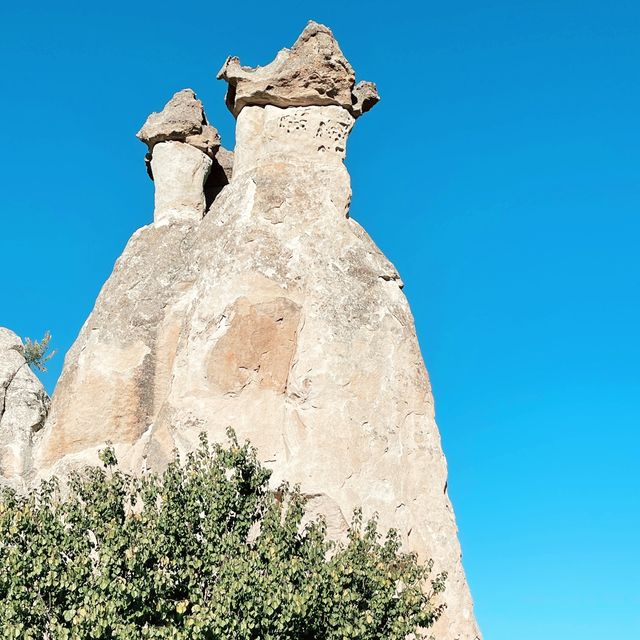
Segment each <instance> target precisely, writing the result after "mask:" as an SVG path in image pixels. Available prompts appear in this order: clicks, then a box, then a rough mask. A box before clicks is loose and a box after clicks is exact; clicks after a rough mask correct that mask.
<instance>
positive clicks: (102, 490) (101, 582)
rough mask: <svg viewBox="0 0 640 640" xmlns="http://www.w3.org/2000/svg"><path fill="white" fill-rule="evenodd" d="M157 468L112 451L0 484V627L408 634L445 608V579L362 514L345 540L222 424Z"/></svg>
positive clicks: (96, 634) (21, 631)
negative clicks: (30, 487)
mask: <svg viewBox="0 0 640 640" xmlns="http://www.w3.org/2000/svg"><path fill="white" fill-rule="evenodd" d="M229 438H230V441H229V444H228V446H227V447H222V446H219V445H214V446H210V445H209V444H208V443H207V440H206V438H204V437H202V438H201V444H200V446H199V448H198V449H197V450H196V451H195V452H194V453H192V454H191V455H189V456H188V458H187V459H186V462H185V463H184V464H181V462H180V460H179V459H176V460H175V461H174V462H173V463H172V464H170V465H169V466H168V468H167V470H166V471H165V472H164V473H163V474H162V476H158V475H155V474H148V475H145V476H143V477H140V478H138V477H132V476H129V475H127V474H125V473H123V472H121V471H119V470H118V468H117V461H116V458H115V453H114V451H113V449H112V448H108V449H107V450H106V451H105V452H103V455H102V456H101V459H102V462H103V465H104V466H103V467H102V468H100V467H95V468H88V469H86V470H85V471H83V472H81V473H75V474H74V475H73V476H72V477H71V478H70V481H69V485H68V488H67V489H66V491H65V492H64V493H65V495H66V497H63V495H62V492H61V491H60V488H59V483H58V481H57V480H55V479H54V480H51V481H48V482H44V483H42V485H41V486H40V488H39V489H38V490H37V491H34V492H32V493H30V494H29V495H25V496H20V495H17V494H16V493H15V492H11V491H7V490H5V491H4V493H3V494H2V495H1V496H0V629H1V630H2V637H3V638H20V639H21V640H30V639H32V640H35V639H38V640H40V639H42V638H48V639H50V640H80V639H83V640H84V639H85V638H102V639H107V638H109V639H118V640H134V639H136V640H138V639H142V638H145V639H146V638H149V639H151V638H156V639H171V640H187V639H188V640H200V639H212V640H228V639H231V638H233V639H237V640H254V639H255V640H258V639H262V640H276V639H277V640H344V639H350V638H352V639H356V638H357V639H362V640H404V638H405V637H406V636H407V635H408V634H410V633H412V632H417V633H418V634H419V631H418V629H419V628H428V627H430V626H431V625H432V624H433V622H434V621H435V620H436V619H437V618H438V617H439V615H440V614H441V612H442V610H443V608H444V605H443V604H437V600H438V594H440V593H441V592H442V591H443V589H444V578H445V576H443V575H440V576H436V577H435V578H434V579H431V577H430V574H431V569H432V565H431V563H427V564H426V565H422V564H420V563H419V562H418V561H417V559H416V557H415V556H414V555H411V554H406V553H403V552H402V551H401V549H400V541H399V537H398V534H397V533H396V532H395V531H391V532H389V533H388V534H387V536H386V537H385V538H384V540H383V539H381V536H380V534H379V532H378V531H377V525H376V521H375V519H374V520H370V521H369V522H367V523H364V524H363V520H362V515H361V512H359V511H357V512H356V513H355V515H354V519H353V522H352V524H351V527H350V529H349V533H348V541H347V542H346V543H345V544H336V543H332V542H329V541H327V539H326V535H325V534H326V525H325V523H324V521H323V520H322V519H319V520H317V521H314V522H311V523H309V524H307V525H306V526H302V522H303V515H304V503H305V500H304V497H303V496H302V494H301V493H300V490H299V488H297V487H296V488H293V489H291V488H290V487H289V486H287V485H286V484H285V485H283V486H282V487H280V489H279V490H278V491H277V492H275V493H274V492H272V491H270V490H269V488H268V481H269V476H270V472H269V471H268V470H267V469H265V468H264V467H263V466H262V465H261V464H260V463H259V461H258V459H257V457H256V451H255V449H254V448H252V447H251V446H250V445H249V444H248V443H245V444H244V445H242V446H241V445H239V444H238V442H237V440H236V438H235V435H234V434H233V432H230V433H229Z"/></svg>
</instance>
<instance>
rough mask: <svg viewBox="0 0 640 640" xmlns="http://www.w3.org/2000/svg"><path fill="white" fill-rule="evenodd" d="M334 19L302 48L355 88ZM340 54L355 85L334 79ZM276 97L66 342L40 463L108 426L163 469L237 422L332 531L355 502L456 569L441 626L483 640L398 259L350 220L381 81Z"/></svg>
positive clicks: (251, 117) (74, 457)
mask: <svg viewBox="0 0 640 640" xmlns="http://www.w3.org/2000/svg"><path fill="white" fill-rule="evenodd" d="M327 31H328V30H323V29H319V28H316V27H313V28H312V29H311V30H310V32H309V34H308V36H309V37H308V39H307V40H305V41H304V42H305V43H306V44H305V46H307V45H308V43H309V42H316V38H320V40H317V42H319V43H321V46H320V45H318V47H317V48H318V50H320V51H326V52H327V54H328V55H329V60H333V61H334V62H335V65H333V66H332V65H329V66H327V67H325V66H323V65H319V66H317V67H314V68H315V69H316V71H317V73H318V74H320V75H319V78H320V79H319V80H318V83H319V82H320V80H322V79H323V78H324V81H325V84H326V86H328V87H333V88H335V92H334V91H333V89H332V93H335V95H336V96H343V93H342V92H343V89H344V96H346V87H347V85H348V86H349V87H350V88H349V92H351V91H352V87H353V73H352V72H351V71H350V67H349V66H348V63H346V61H344V62H345V63H346V64H343V63H342V61H341V59H340V58H339V57H338V56H337V53H336V52H335V49H334V48H333V44H332V43H331V42H329V40H328V39H327V38H328V36H329V34H330V32H329V34H327ZM303 35H304V34H303ZM305 37H306V36H305ZM323 43H324V44H323ZM301 46H302V45H301ZM313 46H314V47H315V46H316V45H313ZM336 46H337V45H336ZM294 49H295V47H294ZM338 51H339V49H338ZM292 52H293V50H292ZM290 53H291V52H289V53H287V54H286V55H289V54H290ZM312 53H313V51H312ZM340 55H341V54H340ZM332 56H333V57H332ZM310 59H312V60H313V59H315V58H313V55H311V54H310ZM342 60H343V58H342ZM277 61H278V59H277V60H276V62H277ZM274 64H275V63H274ZM279 64H280V63H279ZM283 65H284V63H283ZM278 68H285V67H284V66H283V67H278ZM301 68H303V69H304V67H301ZM334 68H335V69H341V70H342V71H340V73H343V74H347V79H348V82H344V83H343V84H341V83H340V82H339V81H338V79H336V78H333V79H332V77H326V76H327V75H329V76H330V75H331V73H333V71H332V70H333V69H334ZM283 73H284V72H283ZM349 74H350V75H349ZM285 75H286V74H285ZM280 77H283V76H282V75H281V76H280ZM234 78H235V76H234ZM247 81H248V82H249V80H247ZM231 82H235V80H233V79H232V80H231ZM251 82H253V81H252V80H251ZM240 86H241V83H240V82H238V83H237V86H236V89H237V88H238V87H240ZM274 86H277V87H281V86H285V85H274ZM310 86H311V87H312V90H313V91H315V89H313V87H314V86H315V85H313V84H312V85H310ZM273 91H275V90H273ZM273 91H272V89H269V90H268V91H267V89H266V88H265V89H264V93H263V94H260V95H261V96H263V97H264V100H267V99H269V100H271V102H270V103H267V104H262V103H259V104H253V103H251V102H246V103H245V104H243V105H242V107H241V108H240V109H239V110H238V118H237V130H236V141H237V145H236V149H235V158H234V162H233V176H232V179H231V181H230V182H229V184H228V185H226V186H225V187H224V188H223V189H222V190H221V191H220V192H219V194H218V195H217V197H216V198H215V200H214V201H213V203H212V204H211V207H210V209H209V210H208V212H207V215H206V216H205V217H204V218H201V216H199V215H193V216H189V215H184V216H181V217H179V218H178V219H177V220H176V221H175V222H174V224H170V225H157V224H155V225H151V226H148V227H144V228H143V229H141V230H139V231H138V232H137V233H136V234H134V236H133V237H132V238H131V240H130V241H129V243H128V245H127V247H126V249H125V251H124V253H123V255H122V256H121V258H120V259H119V260H118V262H117V263H116V266H115V268H114V271H113V274H112V275H111V277H110V278H109V280H108V281H107V283H106V284H105V286H104V288H103V290H102V291H101V293H100V296H99V297H98V300H97V302H96V306H95V308H94V310H93V312H92V313H91V316H90V317H89V319H88V320H87V322H86V323H85V325H84V327H83V328H82V331H81V333H80V335H79V337H78V339H77V340H76V342H75V344H74V346H73V347H72V349H71V350H70V352H69V353H68V355H67V358H66V360H65V366H64V370H63V373H62V376H61V378H60V381H59V383H58V386H57V388H56V391H55V394H54V398H53V405H52V410H51V415H50V418H49V419H48V421H47V424H46V427H45V430H44V434H43V437H42V440H41V442H40V443H39V444H38V446H37V449H36V464H37V468H38V469H39V470H40V472H41V475H42V474H44V475H46V474H50V473H62V474H64V473H66V472H67V471H68V470H69V469H70V468H73V467H76V466H78V465H81V464H86V463H95V462H97V453H98V451H99V449H100V448H101V447H103V446H104V443H105V441H107V440H111V441H112V442H113V443H114V445H115V448H116V451H117V453H118V457H119V459H120V461H121V463H122V464H123V465H124V466H125V467H128V468H129V469H130V470H132V471H139V470H140V469H142V468H144V467H155V468H161V467H162V466H163V465H165V464H166V463H167V462H168V461H169V460H170V459H172V457H173V451H174V449H176V448H177V449H178V451H180V452H182V453H185V452H187V451H190V450H192V449H193V448H195V447H196V446H197V444H198V436H199V434H200V432H202V431H205V432H207V433H208V434H209V437H210V439H212V440H217V441H223V440H224V439H225V431H226V429H227V427H228V426H232V427H233V428H234V429H235V430H236V432H237V433H238V435H239V437H240V438H248V439H249V440H251V442H252V443H253V444H255V445H256V446H257V447H258V450H259V452H260V455H261V457H262V459H263V460H264V461H265V463H266V464H267V465H268V466H269V467H271V468H272V469H273V471H274V474H273V478H272V480H273V483H274V485H277V484H278V483H279V482H280V481H281V480H283V479H287V480H289V481H291V482H293V483H300V484H301V487H302V491H303V492H304V493H306V494H307V495H308V496H309V498H310V502H309V510H310V512H311V514H312V515H313V514H316V513H322V514H324V515H326V517H327V519H328V531H329V532H330V534H331V535H333V536H336V537H340V536H341V535H343V534H344V532H345V531H346V527H347V523H348V521H349V520H350V518H351V513H352V511H353V509H354V508H355V507H357V506H360V505H362V506H363V509H364V515H365V517H369V516H371V515H372V514H373V513H374V512H378V513H379V515H380V524H381V526H382V527H383V528H388V527H396V528H397V529H398V530H399V531H400V533H401V535H402V536H403V539H404V541H405V543H406V545H407V547H408V548H409V549H411V550H414V551H416V552H418V553H419V554H420V555H421V556H422V557H423V558H427V557H431V558H433V559H434V561H435V570H436V571H447V572H448V574H449V579H448V583H447V584H448V586H447V591H446V595H445V599H446V602H447V605H448V608H447V612H446V614H445V615H444V616H443V618H442V619H441V620H440V621H439V622H438V626H437V628H436V629H434V635H435V636H436V637H438V638H442V639H443V640H475V638H477V637H479V632H478V628H477V625H476V623H475V620H474V616H473V605H472V601H471V597H470V594H469V589H468V587H467V584H466V580H465V576H464V572H463V569H462V564H461V558H460V547H459V544H458V541H457V535H456V524H455V518H454V515H453V510H452V507H451V503H450V501H449V498H448V496H447V469H446V461H445V458H444V455H443V452H442V448H441V445H440V436H439V433H438V428H437V426H436V423H435V418H434V407H433V397H432V394H431V387H430V384H429V379H428V375H427V372H426V369H425V366H424V362H423V359H422V355H421V352H420V348H419V345H418V341H417V338H416V333H415V328H414V323H413V318H412V315H411V311H410V309H409V305H408V302H407V299H406V298H405V296H404V294H403V292H402V290H401V287H402V282H401V280H400V278H399V276H398V274H397V272H396V270H395V268H394V267H393V265H392V264H391V263H390V262H389V261H388V260H387V259H386V258H385V257H384V255H382V253H381V252H380V250H379V249H378V248H377V247H376V245H375V244H374V243H373V241H372V240H371V239H370V238H369V236H368V235H367V233H366V232H365V231H364V230H363V229H362V227H360V226H359V225H358V224H357V223H356V222H355V221H354V220H353V219H351V218H349V216H348V210H349V202H350V198H351V189H350V180H349V175H348V173H347V170H346V168H345V166H344V163H343V159H344V156H345V153H346V145H347V138H348V135H349V132H350V130H351V128H352V127H353V125H354V121H355V120H354V118H355V115H356V114H355V113H354V106H353V105H354V104H356V105H359V107H357V109H356V111H357V110H358V109H359V111H360V112H364V111H366V108H367V107H366V105H367V104H369V105H370V100H369V98H367V96H368V95H369V93H368V91H369V90H368V89H367V87H366V86H365V87H362V88H361V89H360V90H358V94H357V95H358V96H359V97H358V98H357V99H356V101H355V102H351V100H352V97H350V98H349V102H348V104H347V105H343V104H340V101H342V100H343V98H342V97H341V98H340V99H339V100H336V101H333V102H329V103H321V104H317V103H315V102H313V100H316V99H317V96H316V95H315V94H314V95H311V93H310V94H309V95H310V98H309V100H310V101H311V102H310V103H309V104H302V105H300V104H297V105H291V104H284V105H283V104H282V101H283V100H284V102H285V103H286V100H285V99H284V98H282V95H280V96H276V97H273V98H271V97H269V96H271V95H272V94H273ZM269 92H272V93H269ZM276 93H277V92H276ZM316 93H317V92H316ZM236 95H238V93H236ZM242 95H245V96H249V95H254V94H252V93H251V92H246V93H245V94H242ZM255 95H257V94H255ZM273 95H275V94H273ZM325 95H326V93H325ZM252 99H253V98H252ZM260 99H262V98H260ZM344 100H346V97H345V98H344ZM368 100H369V102H368ZM176 143H177V144H180V142H179V141H164V142H161V143H156V147H155V149H156V150H158V149H160V148H161V147H162V146H163V145H169V144H176ZM154 153H155V151H154ZM177 170H178V169H177V168H176V171H177Z"/></svg>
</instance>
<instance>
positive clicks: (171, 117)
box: [136, 89, 220, 157]
mask: <svg viewBox="0 0 640 640" xmlns="http://www.w3.org/2000/svg"><path fill="white" fill-rule="evenodd" d="M136 136H137V137H138V139H139V140H141V141H142V142H144V143H145V144H146V145H147V146H148V147H149V151H150V152H152V151H153V147H154V146H155V145H156V144H157V143H158V142H166V141H168V140H176V141H178V142H188V143H189V144H193V146H194V147H196V148H197V149H200V150H201V151H203V152H205V153H207V155H210V156H211V157H213V155H214V154H215V152H216V151H217V149H218V147H219V146H220V136H219V135H218V131H217V130H216V129H215V127H212V126H211V125H209V124H208V122H207V117H206V115H205V112H204V108H203V106H202V102H200V100H198V99H197V97H196V94H195V93H194V91H193V90H192V89H182V91H178V92H177V93H176V94H174V96H173V97H172V98H171V100H169V102H167V104H166V105H165V107H164V109H163V110H162V111H160V112H159V113H152V114H151V115H150V116H149V117H148V118H147V121H146V122H145V123H144V125H143V126H142V129H140V131H138V133H137V134H136Z"/></svg>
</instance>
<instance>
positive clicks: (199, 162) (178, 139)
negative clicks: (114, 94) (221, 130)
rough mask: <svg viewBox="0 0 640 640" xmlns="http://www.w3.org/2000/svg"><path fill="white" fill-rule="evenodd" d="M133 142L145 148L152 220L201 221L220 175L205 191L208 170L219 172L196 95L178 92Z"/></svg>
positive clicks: (214, 142) (211, 132)
mask: <svg viewBox="0 0 640 640" xmlns="http://www.w3.org/2000/svg"><path fill="white" fill-rule="evenodd" d="M137 137H138V138H139V139H140V140H141V141H142V142H144V143H145V144H146V145H147V146H148V148H149V153H148V154H147V157H146V162H147V171H148V173H149V177H150V178H151V179H152V180H153V181H154V182H155V208H154V221H155V222H156V223H157V224H170V223H173V222H175V221H181V220H188V219H193V220H199V219H201V218H202V216H204V214H205V212H206V210H207V207H208V205H209V204H210V202H212V201H213V198H214V197H215V195H217V193H218V192H219V189H218V190H217V191H216V187H215V185H217V183H218V182H220V180H221V177H222V176H221V175H216V176H215V177H214V179H213V180H212V183H213V184H212V185H209V186H208V187H207V186H206V183H207V181H208V178H209V175H210V173H211V170H212V168H219V163H217V162H216V161H215V155H216V153H217V152H218V150H219V149H220V136H219V134H218V131H217V129H216V128H215V127H212V126H211V125H210V124H209V123H208V122H207V117H206V115H205V112H204V108H203V106H202V102H200V100H198V99H197V98H196V94H195V93H194V92H193V91H192V90H191V89H183V90H182V91H178V93H176V94H175V95H174V96H173V97H172V98H171V100H169V102H167V104H166V105H165V107H164V109H163V110H162V111H161V112H160V113H152V114H151V115H150V116H149V117H148V118H147V121H146V122H145V123H144V126H143V127H142V129H140V131H138V133H137ZM225 159H226V156H225ZM222 175H224V172H223V174H222ZM205 191H207V192H208V196H207V194H205Z"/></svg>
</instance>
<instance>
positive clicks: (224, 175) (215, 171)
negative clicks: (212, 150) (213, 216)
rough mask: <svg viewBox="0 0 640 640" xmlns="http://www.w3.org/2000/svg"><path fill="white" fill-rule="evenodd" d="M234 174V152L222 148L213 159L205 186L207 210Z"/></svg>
mask: <svg viewBox="0 0 640 640" xmlns="http://www.w3.org/2000/svg"><path fill="white" fill-rule="evenodd" d="M232 174H233V151H229V150H228V149H225V148H224V147H220V148H219V149H218V151H217V153H216V155H215V157H214V158H213V164H212V165H211V171H210V172H209V176H208V177H207V181H206V182H205V184H204V197H205V201H206V203H207V204H206V206H207V209H209V207H210V206H211V204H212V203H213V201H214V200H215V199H216V198H217V197H218V194H219V193H220V192H221V191H222V189H223V188H224V187H226V186H227V185H228V184H229V182H231V176H232Z"/></svg>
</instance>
